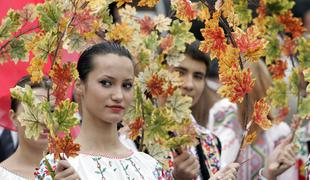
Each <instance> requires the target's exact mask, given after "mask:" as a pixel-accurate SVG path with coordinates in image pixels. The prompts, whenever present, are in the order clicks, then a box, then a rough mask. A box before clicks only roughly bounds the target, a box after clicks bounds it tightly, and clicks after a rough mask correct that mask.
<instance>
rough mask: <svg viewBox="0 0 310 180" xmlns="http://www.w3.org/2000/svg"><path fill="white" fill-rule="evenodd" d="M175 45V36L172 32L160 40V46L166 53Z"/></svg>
mask: <svg viewBox="0 0 310 180" xmlns="http://www.w3.org/2000/svg"><path fill="white" fill-rule="evenodd" d="M172 45H173V36H172V35H171V34H169V35H167V37H165V38H163V39H162V41H161V42H160V45H159V47H160V48H161V49H162V50H163V53H164V54H167V53H168V51H169V50H170V48H171V47H172Z"/></svg>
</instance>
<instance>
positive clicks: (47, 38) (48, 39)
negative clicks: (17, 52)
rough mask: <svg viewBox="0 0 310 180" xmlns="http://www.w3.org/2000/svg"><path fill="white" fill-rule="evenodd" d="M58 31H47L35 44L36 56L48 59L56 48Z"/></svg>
mask: <svg viewBox="0 0 310 180" xmlns="http://www.w3.org/2000/svg"><path fill="white" fill-rule="evenodd" d="M56 47H57V33H55V32H52V31H50V32H47V33H46V34H45V35H44V36H43V37H42V38H41V39H40V40H39V41H38V42H37V43H36V45H35V47H34V49H33V52H34V54H35V57H36V58H38V59H42V60H47V56H48V55H49V54H50V53H52V52H53V51H55V50H56Z"/></svg>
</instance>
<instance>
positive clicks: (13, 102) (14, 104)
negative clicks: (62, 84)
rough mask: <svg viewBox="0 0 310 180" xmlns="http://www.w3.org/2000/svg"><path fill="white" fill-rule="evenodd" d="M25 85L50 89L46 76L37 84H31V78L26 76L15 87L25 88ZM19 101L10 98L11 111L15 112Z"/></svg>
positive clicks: (49, 82)
mask: <svg viewBox="0 0 310 180" xmlns="http://www.w3.org/2000/svg"><path fill="white" fill-rule="evenodd" d="M26 85H29V86H30V87H31V88H45V89H50V88H51V81H50V79H48V78H47V77H46V76H44V77H43V79H42V81H40V82H38V83H32V82H31V76H30V75H27V76H24V77H22V78H21V79H20V80H19V81H18V82H17V83H16V85H15V86H20V87H25V86H26ZM19 103H20V102H19V101H18V100H17V99H14V98H13V97H12V96H11V109H12V110H13V111H14V112H16V111H17V107H18V105H19Z"/></svg>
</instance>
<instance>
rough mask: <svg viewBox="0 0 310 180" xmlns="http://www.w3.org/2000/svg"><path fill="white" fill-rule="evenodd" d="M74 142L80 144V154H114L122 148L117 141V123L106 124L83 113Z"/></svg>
mask: <svg viewBox="0 0 310 180" xmlns="http://www.w3.org/2000/svg"><path fill="white" fill-rule="evenodd" d="M76 142H78V143H80V144H81V152H87V153H111V154H113V153H115V151H116V150H118V149H121V148H124V146H123V145H122V144H121V142H120V141H119V139H118V132H117V123H106V122H104V121H103V120H101V119H96V118H94V117H91V116H90V115H89V114H88V113H83V123H82V126H81V131H80V134H79V136H78V138H77V140H76Z"/></svg>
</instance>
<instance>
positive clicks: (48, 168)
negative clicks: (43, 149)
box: [34, 154, 57, 180]
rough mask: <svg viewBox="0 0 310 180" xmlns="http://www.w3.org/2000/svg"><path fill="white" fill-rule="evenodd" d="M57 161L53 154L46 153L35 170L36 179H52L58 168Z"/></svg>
mask: <svg viewBox="0 0 310 180" xmlns="http://www.w3.org/2000/svg"><path fill="white" fill-rule="evenodd" d="M56 165H57V162H56V161H55V159H54V155H53V154H48V155H46V156H45V157H44V158H43V159H42V160H41V162H40V165H39V167H38V168H36V171H35V172H34V175H35V180H52V179H53V178H52V177H53V176H54V175H53V173H54V172H55V170H56Z"/></svg>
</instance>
